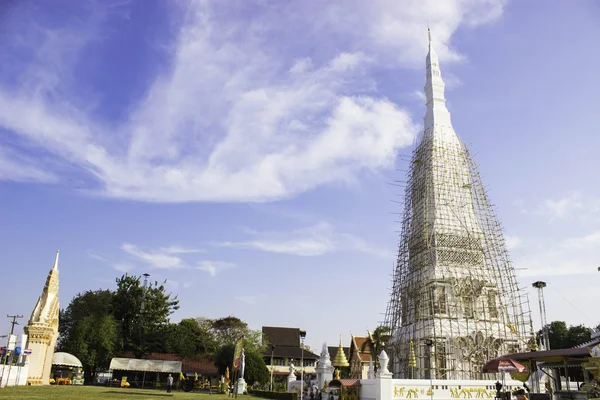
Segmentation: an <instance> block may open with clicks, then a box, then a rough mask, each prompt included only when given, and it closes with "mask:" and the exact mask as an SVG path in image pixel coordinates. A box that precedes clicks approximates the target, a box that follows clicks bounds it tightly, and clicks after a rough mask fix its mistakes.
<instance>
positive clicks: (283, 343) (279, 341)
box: [262, 326, 319, 360]
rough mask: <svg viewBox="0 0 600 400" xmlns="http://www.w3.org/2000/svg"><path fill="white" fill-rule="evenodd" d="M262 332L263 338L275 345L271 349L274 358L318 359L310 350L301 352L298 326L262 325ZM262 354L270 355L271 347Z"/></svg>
mask: <svg viewBox="0 0 600 400" xmlns="http://www.w3.org/2000/svg"><path fill="white" fill-rule="evenodd" d="M262 333H263V338H265V339H266V340H267V341H268V343H269V344H271V345H273V346H275V348H274V349H273V357H275V358H289V359H292V358H293V359H294V360H299V359H300V358H301V357H304V358H305V359H307V360H318V359H319V356H318V355H316V354H314V353H313V352H311V351H308V350H304V352H302V348H301V347H300V329H298V328H285V327H275V326H263V328H262ZM263 356H265V357H270V356H271V349H270V348H267V350H265V352H264V353H263Z"/></svg>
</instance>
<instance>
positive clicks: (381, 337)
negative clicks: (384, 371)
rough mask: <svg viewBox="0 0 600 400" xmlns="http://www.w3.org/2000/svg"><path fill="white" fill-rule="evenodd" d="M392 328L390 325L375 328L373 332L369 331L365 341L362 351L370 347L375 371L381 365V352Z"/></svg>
mask: <svg viewBox="0 0 600 400" xmlns="http://www.w3.org/2000/svg"><path fill="white" fill-rule="evenodd" d="M390 332H391V329H390V328H389V327H388V326H383V325H381V326H378V327H377V328H375V330H374V331H373V333H371V332H368V331H367V333H368V335H367V340H366V341H365V342H364V343H363V345H362V348H361V349H360V350H361V351H365V350H366V349H369V352H370V353H371V357H372V359H373V361H374V362H373V364H374V365H373V366H374V368H375V371H377V369H378V367H379V354H380V353H381V351H382V350H383V349H384V347H385V344H386V342H387V339H388V338H389V336H390Z"/></svg>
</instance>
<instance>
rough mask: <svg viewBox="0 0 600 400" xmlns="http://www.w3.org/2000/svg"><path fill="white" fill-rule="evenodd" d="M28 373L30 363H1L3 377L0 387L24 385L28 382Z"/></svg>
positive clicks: (0, 370)
mask: <svg viewBox="0 0 600 400" xmlns="http://www.w3.org/2000/svg"><path fill="white" fill-rule="evenodd" d="M28 373H29V363H27V364H25V365H24V366H16V365H0V378H2V382H1V383H0V387H5V386H7V385H8V386H24V385H26V384H27V374H28Z"/></svg>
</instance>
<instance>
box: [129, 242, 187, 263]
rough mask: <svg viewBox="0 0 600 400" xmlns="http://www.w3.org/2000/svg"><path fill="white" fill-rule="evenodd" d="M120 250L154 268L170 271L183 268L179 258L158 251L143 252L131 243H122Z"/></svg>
mask: <svg viewBox="0 0 600 400" xmlns="http://www.w3.org/2000/svg"><path fill="white" fill-rule="evenodd" d="M121 250H123V251H124V252H126V253H128V254H130V255H132V256H134V257H135V258H137V259H139V260H141V261H144V262H146V263H147V264H149V265H151V266H153V267H155V268H163V269H172V268H183V267H184V266H185V262H184V261H183V260H182V259H181V258H179V257H177V256H175V255H172V254H169V253H167V252H165V251H161V250H160V249H159V250H157V251H144V250H141V249H140V248H139V247H137V246H136V245H133V244H131V243H123V244H122V245H121Z"/></svg>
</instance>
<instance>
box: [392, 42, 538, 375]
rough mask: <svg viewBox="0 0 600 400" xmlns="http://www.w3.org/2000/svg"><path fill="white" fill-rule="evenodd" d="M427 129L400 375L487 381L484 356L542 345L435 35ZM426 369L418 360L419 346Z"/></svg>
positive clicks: (406, 281)
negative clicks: (464, 138) (459, 121)
mask: <svg viewBox="0 0 600 400" xmlns="http://www.w3.org/2000/svg"><path fill="white" fill-rule="evenodd" d="M426 67H427V72H426V84H425V96H426V107H427V110H426V113H425V118H424V130H423V132H422V134H421V135H420V137H419V138H418V140H417V142H416V147H415V149H414V151H413V156H412V159H411V161H410V167H409V171H408V173H407V182H408V183H407V187H406V193H405V199H404V216H403V221H402V231H401V240H400V245H399V250H398V262H397V266H396V269H395V271H394V278H393V285H392V295H391V298H390V301H389V303H388V308H387V312H386V322H385V324H386V325H387V326H389V327H390V328H391V329H392V338H391V339H390V342H389V344H388V349H389V350H390V353H391V354H390V358H391V368H392V372H393V373H394V377H396V378H409V377H411V376H414V378H421V379H424V378H430V377H431V378H434V379H484V378H488V377H486V376H484V375H483V374H482V373H481V367H482V366H483V364H484V363H485V362H486V361H488V360H490V359H493V358H495V357H497V356H499V355H502V354H506V353H512V352H519V351H522V350H525V349H526V348H527V347H535V340H534V339H532V338H533V328H532V324H531V317H530V312H529V305H528V303H527V299H526V296H525V294H524V293H522V292H521V291H520V289H519V288H518V286H517V280H516V275H515V271H514V268H513V266H512V264H511V262H510V259H509V255H508V252H507V248H506V243H505V240H504V236H503V233H502V229H501V226H500V223H499V221H498V219H497V217H496V215H495V212H494V209H493V207H492V205H491V204H490V202H489V200H488V196H487V193H486V192H485V190H484V187H483V185H482V183H481V178H480V176H479V173H478V171H477V167H476V165H475V163H474V162H473V160H472V158H471V156H470V155H469V152H468V150H467V148H466V147H465V145H464V144H463V143H462V142H461V141H460V139H459V138H458V136H457V135H456V133H455V132H454V129H453V127H452V121H451V117H450V112H449V111H448V109H447V108H446V99H445V97H444V90H445V85H444V81H443V80H442V74H441V70H440V64H439V59H438V56H437V54H436V52H435V50H434V47H433V44H432V42H431V33H429V54H428V55H427V60H426ZM410 343H413V351H414V354H415V355H416V367H414V366H412V367H409V362H408V361H409V354H410V352H411V349H410V347H411V344H410Z"/></svg>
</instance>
